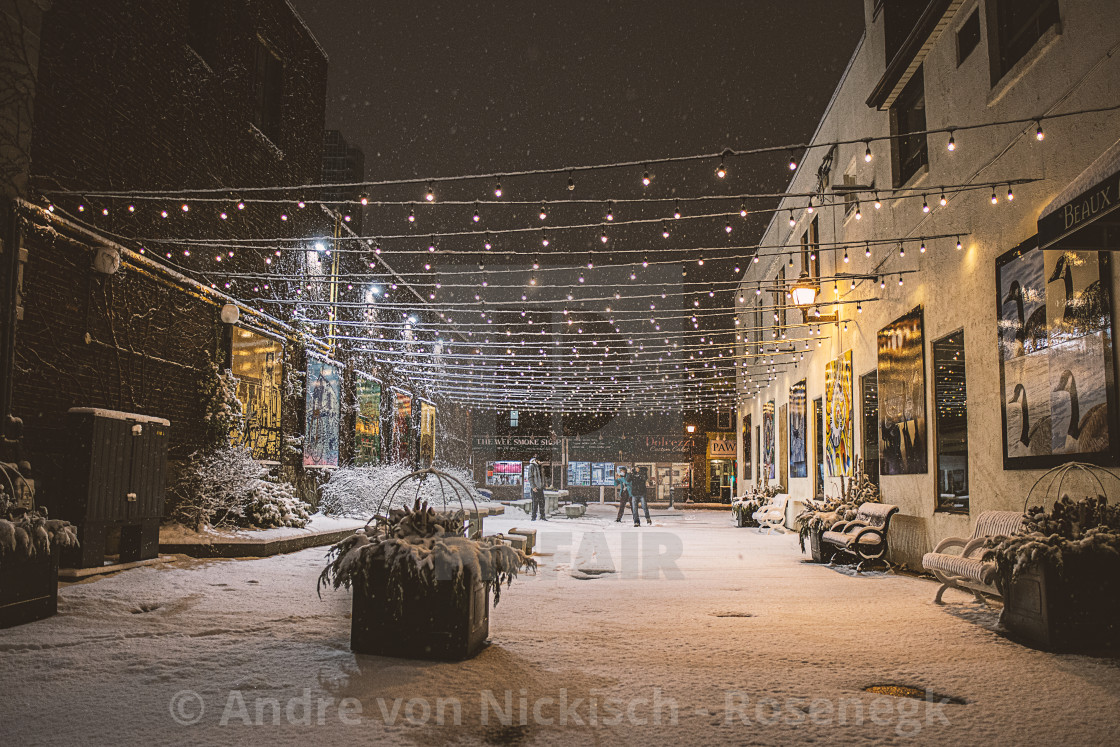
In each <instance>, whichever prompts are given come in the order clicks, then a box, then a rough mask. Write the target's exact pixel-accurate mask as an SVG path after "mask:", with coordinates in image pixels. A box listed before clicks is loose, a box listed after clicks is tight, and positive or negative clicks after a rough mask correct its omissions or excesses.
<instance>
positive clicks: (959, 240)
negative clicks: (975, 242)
mask: <svg viewBox="0 0 1120 747" xmlns="http://www.w3.org/2000/svg"><path fill="white" fill-rule="evenodd" d="M961 247H962V245H961V237H960V236H958V237H957V251H958V252H959V251H960V250H961Z"/></svg>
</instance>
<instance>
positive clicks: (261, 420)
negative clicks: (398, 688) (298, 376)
mask: <svg viewBox="0 0 1120 747" xmlns="http://www.w3.org/2000/svg"><path fill="white" fill-rule="evenodd" d="M283 350H284V346H283V345H282V344H281V343H280V342H279V341H277V340H274V339H272V338H271V337H265V336H264V335H258V334H257V333H255V332H251V331H249V330H247V329H235V330H234V334H233V359H232V365H233V375H234V376H236V377H237V398H238V399H239V400H241V405H242V407H243V408H244V421H243V423H242V427H241V431H240V432H239V433H237V434H236V435H235V436H234V440H235V442H236V443H238V444H240V445H241V446H245V447H248V449H249V451H250V452H252V454H253V459H257V460H260V461H266V462H278V461H280V442H281V440H282V436H281V433H282V432H281V429H280V380H281V376H280V375H281V368H280V366H281V355H282V353H283Z"/></svg>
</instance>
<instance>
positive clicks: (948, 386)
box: [933, 330, 968, 511]
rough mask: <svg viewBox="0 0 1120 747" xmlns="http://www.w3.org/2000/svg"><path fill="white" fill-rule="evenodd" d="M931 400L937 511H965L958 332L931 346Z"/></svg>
mask: <svg viewBox="0 0 1120 747" xmlns="http://www.w3.org/2000/svg"><path fill="white" fill-rule="evenodd" d="M933 399H934V429H935V430H934V432H935V434H936V438H937V510H938V511H968V416H967V412H966V408H967V405H968V398H967V392H966V390H965V372H964V332H963V331H961V330H958V331H957V332H954V333H953V334H951V335H946V336H945V337H942V338H941V339H940V340H936V341H934V343H933Z"/></svg>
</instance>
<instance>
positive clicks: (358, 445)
mask: <svg viewBox="0 0 1120 747" xmlns="http://www.w3.org/2000/svg"><path fill="white" fill-rule="evenodd" d="M357 390H358V415H357V419H356V420H355V423H354V463H355V464H358V465H363V464H377V463H378V462H380V461H381V385H380V384H379V383H377V382H376V381H373V380H371V379H366V378H364V377H359V378H358V386H357Z"/></svg>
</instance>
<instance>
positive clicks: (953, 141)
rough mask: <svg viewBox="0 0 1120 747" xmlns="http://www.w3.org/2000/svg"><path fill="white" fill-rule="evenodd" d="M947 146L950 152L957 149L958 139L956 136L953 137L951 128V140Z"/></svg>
mask: <svg viewBox="0 0 1120 747" xmlns="http://www.w3.org/2000/svg"><path fill="white" fill-rule="evenodd" d="M945 148H946V149H947V150H948V151H949V152H950V153H952V152H953V151H955V150H956V149H957V141H956V139H955V138H954V137H953V131H952V130H949V142H948V144H947V145H946V146H945Z"/></svg>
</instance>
